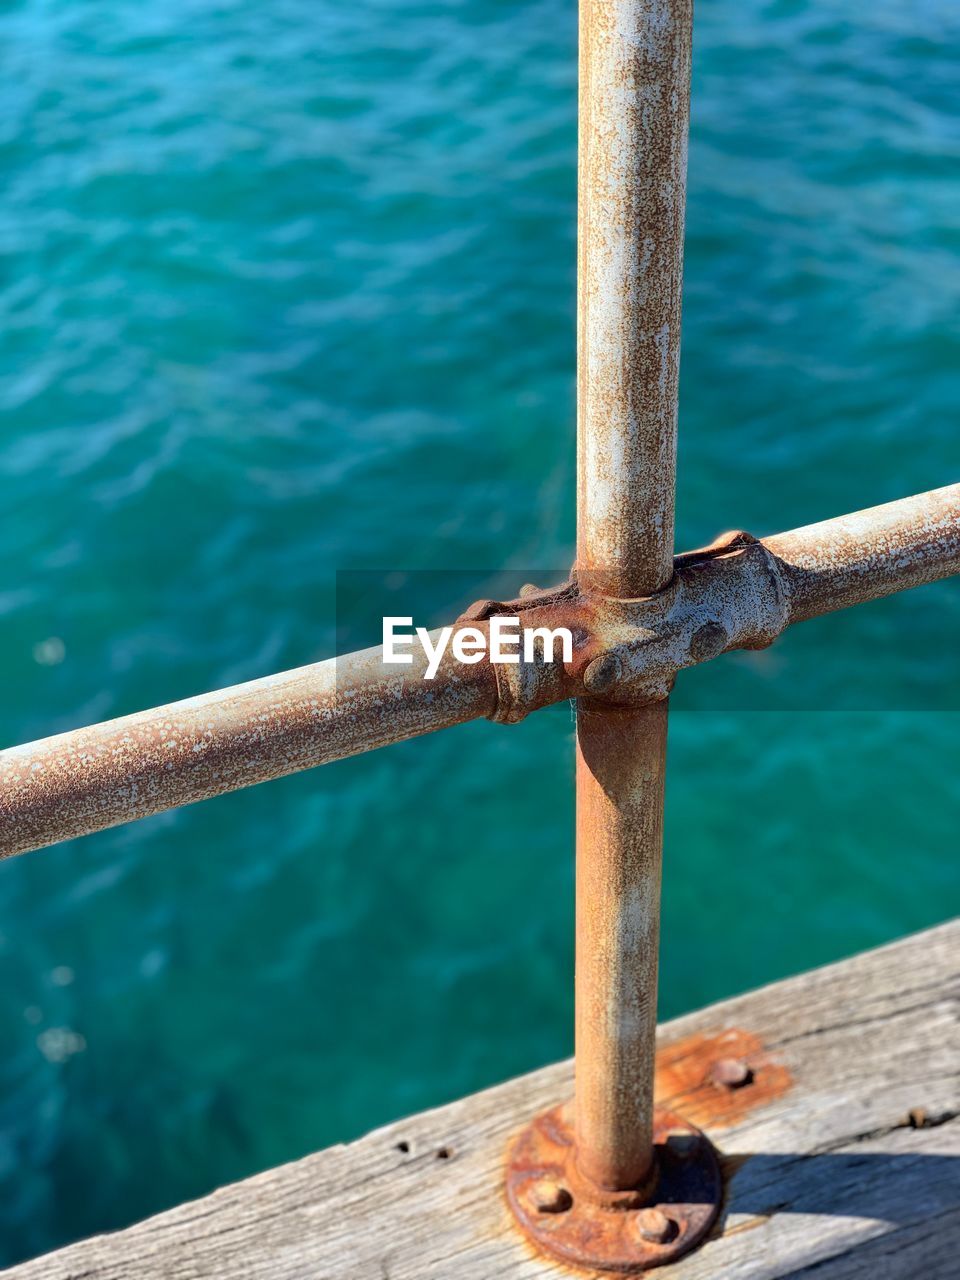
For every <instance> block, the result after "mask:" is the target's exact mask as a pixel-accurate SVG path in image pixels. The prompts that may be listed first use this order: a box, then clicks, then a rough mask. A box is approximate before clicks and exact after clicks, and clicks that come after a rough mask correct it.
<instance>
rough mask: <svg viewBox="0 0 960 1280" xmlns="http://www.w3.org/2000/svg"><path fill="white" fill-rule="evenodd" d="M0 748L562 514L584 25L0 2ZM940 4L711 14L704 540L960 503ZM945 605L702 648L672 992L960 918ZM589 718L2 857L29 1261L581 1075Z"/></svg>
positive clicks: (957, 53) (21, 1224)
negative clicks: (505, 1086)
mask: <svg viewBox="0 0 960 1280" xmlns="http://www.w3.org/2000/svg"><path fill="white" fill-rule="evenodd" d="M0 48H2V50H3V56H4V62H5V67H6V74H5V76H4V77H3V80H2V82H0V104H2V110H0V166H2V173H3V188H4V195H3V199H2V201H0V323H2V334H3V337H2V342H0V413H2V417H0V483H2V492H3V521H2V534H0V537H2V547H3V558H2V578H0V659H2V664H3V666H2V669H3V676H4V679H3V698H2V706H0V737H2V741H3V743H5V744H9V743H14V742H19V741H25V740H29V739H31V738H34V737H39V736H43V735H46V734H48V733H52V732H57V731H60V730H63V729H67V728H70V727H73V726H75V725H79V724H82V723H87V722H90V721H93V720H98V719H103V718H107V717H110V716H114V715H119V714H123V713H125V712H129V711H133V710H136V709H139V708H141V707H144V706H149V705H153V704H156V703H158V702H162V701H166V700H170V699H173V698H177V697H181V696H186V695H188V694H191V693H195V692H199V691H201V690H205V689H209V688H215V687H218V686H221V685H224V684H229V683H234V682H236V681H240V680H244V679H247V678H251V677H254V676H257V675H261V674H265V673H267V672H270V671H273V670H279V669H282V668H284V667H289V666H294V665H298V664H301V663H304V662H307V661H310V660H312V659H314V658H316V657H321V656H326V655H328V654H329V653H331V652H332V651H333V646H334V637H335V627H336V618H335V610H334V574H335V571H336V570H337V569H343V568H364V567H365V568H377V569H382V568H389V567H402V568H406V569H436V568H439V569H463V568H470V569H484V568H489V567H490V566H499V565H508V566H511V567H514V568H519V569H523V570H530V571H533V570H535V569H537V568H538V567H556V566H561V567H562V566H565V565H566V564H567V563H569V560H570V556H571V546H572V539H573V520H572V513H573V506H572V488H573V469H574V453H573V356H574V348H573V328H574V243H575V12H574V6H573V4H572V3H558V2H557V0H527V2H523V0H514V2H513V3H509V4H508V3H505V2H503V0H432V2H431V3H426V2H423V0H419V2H418V0H408V2H407V3H400V2H399V0H392V2H388V0H354V3H352V4H349V5H343V4H339V3H336V4H335V3H331V2H330V0H273V2H272V3H270V4H266V5H249V4H242V3H239V2H238V0H168V2H167V3H164V4H162V5H147V4H141V3H132V0H100V3H97V4H90V3H82V2H81V0H8V2H7V3H6V4H4V5H3V7H2V9H0ZM958 58H960V17H958V12H957V9H956V7H955V6H954V5H952V4H950V3H948V2H947V0H919V3H916V4H913V5H907V4H904V3H900V2H899V0H898V2H894V0H877V2H875V3H872V4H871V5H869V6H862V5H857V4H854V3H853V2H852V0H821V2H820V3H805V2H800V0H740V2H739V3H737V4H734V3H732V2H731V0H722V2H720V0H714V2H707V0H704V2H703V3H701V4H699V6H698V11H697V25H696V40H695V71H694V106H693V123H692V138H691V152H690V190H689V217H688V239H687V282H686V292H685V312H684V354H683V367H682V405H681V448H680V482H679V498H678V501H679V511H678V523H679V528H678V539H679V542H680V545H681V546H695V545H699V544H701V543H702V542H704V541H706V540H708V539H709V538H711V537H712V536H713V535H714V534H716V533H717V532H718V531H719V530H721V529H725V528H729V527H734V526H736V527H743V528H747V529H749V530H751V531H753V532H755V533H758V534H761V533H766V532H771V531H774V530H777V529H783V528H790V527H792V526H795V525H798V524H802V523H806V522H808V521H811V520H814V519H819V518H822V517H825V516H828V515H832V514H839V513H841V512H843V511H848V510H853V509H856V508H858V507H860V506H865V505H871V504H873V503H876V502H881V501H886V500H888V499H891V498H895V497H899V496H902V495H905V494H908V493H912V492H917V491H921V490H924V489H927V488H932V487H935V486H938V485H941V484H945V483H948V482H952V481H955V480H956V479H957V478H958V476H957V457H958V451H957V425H956V423H957V418H956V406H957V403H958V400H960V323H958V296H960V272H958V251H960V200H958V168H957V166H958V159H960V132H958V122H957V112H956V107H957V102H956V67H957V63H958ZM958 633H960V590H958V588H957V586H956V584H941V585H938V586H934V587H928V588H924V589H923V590H922V591H919V592H916V593H913V594H911V595H907V596H903V597H900V598H897V599H895V600H890V601H886V602H880V603H877V604H874V605H871V606H867V607H865V608H863V609H861V610H860V611H858V612H856V613H855V614H850V615H849V616H844V617H837V618H832V619H828V620H825V621H821V622H819V623H810V624H807V625H806V626H805V627H803V628H800V629H798V630H797V631H796V632H795V633H794V634H791V635H790V636H788V637H787V638H786V639H784V640H783V641H781V643H780V644H779V645H778V646H777V647H776V648H775V649H774V650H771V651H769V652H767V653H766V654H764V655H760V656H759V657H753V658H749V659H748V658H745V657H744V658H734V657H731V658H728V659H725V660H722V661H721V662H720V663H717V664H714V665H713V666H712V667H710V668H705V669H702V670H700V671H697V672H695V673H689V674H687V675H686V676H685V677H684V679H683V681H682V685H681V687H680V689H679V692H678V696H677V700H676V701H677V711H676V713H675V715H674V716H673V720H672V729H671V745H670V754H671V760H670V781H669V801H668V806H669V811H668V822H667V851H666V875H665V886H664V915H663V931H664V936H663V954H662V997H661V1013H662V1015H663V1016H671V1015H673V1014H677V1013H679V1012H681V1011H683V1010H685V1009H689V1008H692V1007H695V1006H698V1005H701V1004H703V1003H704V1002H707V1001H710V1000H713V999H716V998H718V997H720V996H723V995H725V994H727V993H731V992H736V991H740V990H742V989H744V988H747V987H750V986H754V985H757V984H759V983H761V982H764V981H767V980H769V979H773V978H777V977H779V976H781V975H784V974H788V973H791V972H795V971H797V970H800V969H804V968H807V967H809V966H812V965H815V964H819V963H821V962H823V961H826V960H830V959H832V958H835V957H839V956H843V955H846V954H849V953H851V952H853V951H856V950H858V949H860V948H864V947H868V946H872V945H874V944H877V943H881V942H883V941H885V940H887V939H890V938H893V937H896V936H898V935H900V934H903V933H905V932H908V931H910V930H913V929H917V928H920V927H922V926H924V925H927V924H931V923H933V922H934V921H936V920H939V919H941V918H943V917H945V916H947V915H950V914H953V913H956V912H957V911H958V910H960V887H958V879H957V874H956V861H955V859H956V845H957V840H956V831H957V825H958V816H960V782H958V768H957V765H958V725H960V721H958V720H957V717H956V715H955V711H954V708H955V707H956V705H957V702H958V696H960V678H958V677H960V659H958V658H957V639H956V638H957V635H958ZM571 730H572V726H571V720H570V712H569V709H568V708H567V707H560V708H555V709H553V710H552V711H550V712H547V713H543V714H541V715H539V716H536V717H533V718H531V720H530V721H528V722H527V723H525V724H523V725H521V726H518V727H516V728H512V729H505V728H501V727H496V726H493V725H489V724H477V725H471V726H467V727H465V728H463V729H460V730H456V731H453V732H450V733H448V734H445V735H438V736H436V737H434V738H431V739H427V740H424V741H422V742H419V743H412V744H406V745H404V746H401V747H396V748H392V749H390V750H388V751H385V752H382V753H379V754H376V755H373V756H370V757H367V758H363V759H359V760H353V761H348V762H344V763H342V764H339V765H335V766H331V767H329V768H327V769H325V770H322V771H319V772H317V773H314V774H308V775H301V776H299V777H296V778H291V779H287V780H285V781H281V782H278V783H274V784H271V785H268V786H265V787H261V788H258V789H255V790H253V791H250V792H245V793H241V794H238V795H234V796H228V797H225V798H222V799H219V800H216V801H212V802H209V803H207V804H205V805H201V806H199V807H196V808H193V809H191V810H188V811H183V812H178V813H171V814H166V815H163V816H160V817H158V818H156V819H154V820H152V821H149V822H145V823H142V824H139V825H136V826H133V827H130V828H121V829H118V830H115V831H112V832H107V833H104V834H102V835H99V836H96V837H91V838H88V839H86V840H81V841H75V842H73V843H71V844H67V845H63V846H59V847H56V848H53V849H50V850H47V851H45V852H42V853H38V854H34V855H30V856H28V857H24V858H21V859H16V860H14V861H12V862H9V863H6V864H4V865H3V866H2V867H0V971H2V975H3V979H2V984H0V1262H4V1263H9V1262H13V1261H15V1260H17V1259H19V1258H22V1257H25V1256H28V1255H31V1254H34V1253H38V1252H40V1251H42V1250H45V1249H48V1248H51V1247H53V1246H55V1245H58V1244H60V1243H63V1242H65V1241H67V1240H70V1239H73V1238H76V1237H78V1236H82V1235H86V1234H89V1233H91V1232H94V1231H98V1230H103V1229H107V1228H112V1227H117V1226H121V1225H123V1224H126V1223H128V1222H130V1221H132V1220H134V1219H136V1218H138V1217H141V1216H143V1215H145V1214H147V1213H150V1212H153V1211H156V1210H159V1209H161V1208H164V1207H166V1206H168V1205H171V1204H173V1203H176V1202H178V1201H181V1200H183V1199H185V1198H187V1197H191V1196H195V1195H199V1194H201V1193H203V1192H205V1191H207V1190H209V1189H210V1188H212V1187H214V1186H216V1185H218V1184H221V1183H223V1182H226V1181H228V1180H231V1179H235V1178H238V1177H242V1176H244V1175H246V1174H249V1173H252V1172H254V1171H256V1170H259V1169H262V1168H264V1167H266V1166H269V1165H274V1164H276V1163H278V1162H280V1161H283V1160H288V1159H291V1158H295V1157H297V1156H300V1155H303V1154H304V1153H306V1152H308V1151H311V1150H314V1149H316V1148H317V1147H320V1146H323V1145H326V1144H328V1143H332V1142H336V1141H339V1140H342V1139H347V1138H350V1137H353V1136H356V1135H357V1134H359V1133H361V1132H362V1131H364V1130H366V1129H368V1128H370V1127H371V1126H373V1125H376V1124H378V1123H380V1122H383V1121H386V1120H389V1119H391V1118H394V1117H397V1116H399V1115H401V1114H403V1113H407V1112H411V1111H414V1110H416V1109H418V1108H422V1107H425V1106H428V1105H431V1104H434V1103H439V1102H442V1101H444V1100H447V1099H450V1098H453V1097H456V1096H458V1095H461V1094H463V1093H465V1092H467V1091H470V1090H474V1089H477V1088H480V1087H481V1086H483V1085H486V1084H489V1083H492V1082H494V1081H497V1080H500V1079H502V1078H504V1077H506V1076H509V1075H511V1074H514V1073H517V1072H520V1071H524V1070H526V1069H528V1068H532V1067H535V1066H538V1065H540V1064H542V1063H545V1062H547V1061H550V1060H552V1059H555V1058H558V1057H560V1056H563V1055H566V1054H568V1053H569V1052H570V1050H571V1043H572V1040H571V1013H572V1008H571V1005H572V985H571V978H572V943H573V939H572V907H573V899H572V826H571V823H572V792H571V782H572V759H571Z"/></svg>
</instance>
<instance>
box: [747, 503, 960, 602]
mask: <svg viewBox="0 0 960 1280" xmlns="http://www.w3.org/2000/svg"><path fill="white" fill-rule="evenodd" d="M762 541H763V545H764V546H765V547H766V548H767V550H768V551H769V552H770V553H771V555H773V556H774V557H775V558H776V561H777V567H778V568H779V570H780V574H781V578H782V579H783V581H784V583H785V585H786V588H787V591H788V594H789V616H790V622H791V623H793V622H803V621H804V620H805V619H806V618H815V617H817V616H819V615H820V614H823V613H832V612H834V611H835V610H837V609H846V608H848V607H849V606H850V605H854V604H862V603H863V602H864V601H866V600H876V599H878V598H879V597H880V596H888V595H892V594H893V593H894V592H895V591H906V590H907V589H908V588H910V587H919V586H922V585H923V584H924V583H925V582H935V581H936V580H937V579H939V578H948V577H950V575H951V574H954V573H960V484H951V485H947V486H946V487H945V488H943V489H933V490H931V492H929V493H921V494H918V495H917V496H916V497H913V498H901V499H900V500H899V501H897V502H888V503H886V504H885V505H884V506H881V507H869V508H867V510H865V511H855V512H853V514H852V515H847V516H838V517H837V518H836V519H833V520H823V521H821V522H820V523H819V524H809V525H807V526H806V527H805V528H803V529H793V530H792V531H791V532H790V533H778V534H775V535H774V536H773V537H769V538H763V539H762Z"/></svg>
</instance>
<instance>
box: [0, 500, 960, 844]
mask: <svg viewBox="0 0 960 1280" xmlns="http://www.w3.org/2000/svg"><path fill="white" fill-rule="evenodd" d="M762 546H763V547H764V548H765V549H766V551H767V552H769V553H770V556H771V557H772V563H773V564H774V566H775V568H776V574H775V575H774V576H773V577H771V576H770V575H765V574H763V573H762V572H759V571H758V566H757V564H756V562H755V560H753V559H752V557H751V553H750V550H749V548H747V549H746V551H732V552H731V553H730V554H724V555H719V556H717V558H715V559H710V558H707V559H704V558H703V553H694V554H693V555H692V556H685V557H684V556H681V557H679V559H678V560H677V562H676V563H677V579H678V582H677V583H675V584H674V588H675V587H676V586H677V585H679V586H680V587H681V588H682V590H681V591H680V593H679V597H678V599H679V601H680V603H679V606H678V608H679V609H682V610H683V611H684V613H683V616H682V618H681V617H680V616H679V614H678V613H677V612H676V611H675V612H674V613H671V612H670V610H669V609H668V608H665V610H664V613H663V617H662V619H661V621H660V623H658V622H656V621H651V623H650V625H651V626H653V627H654V628H655V629H656V628H657V627H659V626H660V625H661V624H662V631H663V640H662V642H661V643H650V642H649V638H650V636H649V632H648V633H646V634H647V639H646V641H645V642H644V643H641V644H639V645H638V646H637V650H636V653H635V655H634V657H633V659H632V661H631V663H626V664H624V666H625V668H629V675H630V676H631V678H633V679H634V681H635V682H636V683H635V690H636V689H641V688H642V686H643V677H644V674H645V673H646V675H647V676H648V677H649V680H648V684H649V687H650V688H651V689H652V690H654V692H653V693H652V695H651V696H652V697H653V698H654V699H655V698H656V697H657V696H662V694H660V695H658V694H657V693H656V690H657V689H665V688H667V687H669V683H670V679H671V677H672V675H674V674H675V673H676V671H677V670H679V669H680V668H681V667H684V666H689V665H691V663H692V662H700V661H704V660H706V658H707V657H712V656H716V653H717V652H719V650H720V648H722V647H740V646H744V645H746V646H753V645H754V644H755V643H757V642H758V641H759V642H761V643H767V642H769V640H770V639H772V638H773V634H775V632H776V631H777V630H780V629H782V625H784V624H789V623H793V622H801V621H803V620H804V619H806V618H812V617H816V616H817V615H818V614H822V613H829V612H831V611H832V610H835V609H843V608H846V607H847V606H848V605H851V604H858V603H860V602H861V601H864V600H871V599H874V598H876V597H878V596H884V595H889V594H891V593H892V592H894V591H902V590H906V589H907V588H908V587H915V586H920V585H921V584H922V583H925V582H933V581H934V580H936V579H938V578H945V577H948V576H949V575H950V574H954V573H960V485H950V486H948V487H947V488H945V489H938V490H935V491H934V492H932V493H927V494H921V495H919V496H918V497H915V498H905V499H903V500H901V501H899V502H891V503H888V504H887V505H886V506H882V507H874V508H872V509H871V510H869V511H860V512H856V513H855V514H853V515H849V516H841V517H839V518H838V519H836V520H825V521H823V522H822V523H821V524H815V525H808V526H807V527H806V528H803V529H795V530H793V531H792V532H790V533H780V534H776V535H774V536H772V537H769V538H764V539H763V540H762ZM754 550H756V551H759V548H754ZM761 554H762V553H761ZM761 567H762V566H761ZM778 584H779V585H778ZM764 592H767V593H768V594H769V595H770V600H769V601H767V600H766V599H765V597H764ZM781 593H782V596H783V598H782V599H781ZM741 597H742V599H741ZM657 601H661V602H662V603H663V604H664V606H666V605H667V595H666V593H664V595H663V596H662V597H655V600H654V603H656V602H657ZM641 603H642V602H641ZM605 607H606V606H605V605H604V604H603V602H602V601H597V600H596V599H591V598H590V597H583V598H582V599H581V600H580V601H577V600H576V599H574V600H565V601H562V602H560V603H558V604H556V605H550V604H544V605H543V606H542V607H538V608H536V609H532V610H530V611H529V612H528V613H525V614H524V615H523V620H524V624H525V625H528V626H538V625H556V624H557V623H561V624H568V625H570V626H572V627H573V629H574V630H575V631H577V633H578V640H577V645H576V651H575V654H574V658H575V661H574V663H573V664H572V666H571V668H570V669H569V670H568V671H564V670H563V668H560V669H559V670H558V669H556V668H554V669H553V670H551V668H550V667H546V668H540V671H541V672H543V673H544V674H543V677H542V678H538V679H534V680H532V681H529V682H528V681H527V678H526V674H525V669H524V668H517V667H507V668H504V667H499V668H497V669H496V671H495V670H494V668H493V667H491V666H490V664H489V662H488V661H487V660H486V659H484V661H483V662H480V663H477V664H475V665H464V664H462V663H459V662H457V661H456V660H455V659H454V658H453V657H452V656H451V655H450V650H449V649H448V650H447V654H446V656H445V657H444V659H443V661H442V663H441V665H440V668H439V670H438V672H437V675H436V678H435V679H434V680H429V681H428V680H424V679H423V675H424V667H425V662H426V660H425V658H424V657H423V655H422V653H418V651H417V647H416V646H414V650H413V652H414V655H415V657H414V663H413V665H411V666H407V667H402V668H397V671H399V672H400V674H395V673H394V671H392V670H391V671H385V669H384V668H383V667H382V665H381V662H380V649H379V648H375V649H368V650H364V651H363V652H361V653H355V654H348V655H347V656H345V657H341V658H331V659H330V660H328V661H327V662H318V663H316V664H314V665H313V666H308V667H300V668H298V669H297V670H295V671H287V672H284V673H282V674H281V675H276V676H268V677H267V678H266V679H263V680H253V681H251V682H250V683H249V684H243V685H237V686H235V687H234V688H231V689H221V690H219V691H218V692H216V693H208V694H204V695H203V696H201V697H199V698H190V699H187V700H186V701H185V702H175V703H171V704H169V705H167V706H164V707H157V708H154V709H153V710H152V711H143V712H140V713H138V714H136V715H132V716H125V717H123V718H122V719H119V720H111V721H108V722H107V723H105V724H99V725H93V726H91V727H90V728H87V729H76V730H74V731H72V732H70V733H62V734H58V735H57V736H56V737H53V738H45V739H43V740H42V741H40V742H32V743H28V744H27V745H26V746H22V747H11V748H10V749H8V750H6V751H0V857H7V856H9V855H11V854H15V853H24V852H26V851H27V850H28V849H39V848H41V847H42V846H43V845H47V844H53V843H54V842H56V841H58V840H69V839H72V838H74V837H75V836H80V835H85V834H87V833H88V832H92V831H99V830H101V829H102V828H104V827H110V826H114V825H116V824H117V823H120V822H130V821H133V820H134V819H136V818H144V817H147V816H148V815H150V814H153V813H159V812H161V811H162V810H164V809H171V808H174V807H175V806H177V805H184V804H192V803H193V802H194V801H196V800H204V799H206V798H208V797H209V796H214V795H220V794H221V793H223V792H226V791H234V790H237V789H238V788H240V787H246V786H250V785H252V784H253V783H256V782H265V781H267V780H268V779H270V778H280V777H283V776H284V775H285V774H288V773H295V772H297V771H298V770H301V769H309V768H312V767H313V766H315V765H320V764H328V763H330V762H331V761H333V760H340V759H343V758H345V757H346V756H351V755H358V754H359V753H360V752H363V751H370V750H372V749H373V748H375V747H381V746H386V745H388V744H389V743H391V742H400V741H402V740H404V739H406V738H413V737H417V736H418V735H420V734H424V733H430V732H431V731H432V730H434V729H443V728H447V727H449V726H451V725H455V724H460V723H462V722H464V721H467V720H475V719H478V718H480V717H483V716H494V715H496V714H499V715H500V718H505V719H519V718H521V716H522V715H523V714H525V713H526V712H527V711H530V710H534V709H536V707H538V706H545V705H548V704H549V703H551V702H557V701H560V700H561V699H563V698H569V697H575V696H578V695H579V694H582V693H583V692H584V685H583V678H584V669H585V664H586V663H587V662H588V661H589V660H590V659H591V658H592V657H593V656H594V654H595V653H597V652H602V651H603V649H604V647H605V645H607V643H608V641H609V644H611V645H614V644H619V643H620V642H621V640H622V638H623V636H622V634H621V632H620V631H617V632H616V634H615V635H613V634H611V635H610V636H609V637H608V636H607V632H609V631H610V630H611V628H610V624H609V623H605V622H604V609H605ZM554 611H555V613H556V616H554ZM741 615H742V616H741ZM716 618H723V619H725V620H727V621H728V622H729V621H730V619H734V620H736V619H740V620H741V622H742V623H743V627H742V635H741V633H740V631H738V630H737V628H736V627H732V628H731V629H730V631H729V635H730V638H731V644H730V645H726V644H725V643H723V644H719V645H718V644H713V643H712V641H711V644H706V645H705V644H704V640H703V631H704V629H706V628H707V624H709V623H710V622H711V620H712V619H716ZM751 619H755V620H756V621H757V622H759V623H760V624H761V625H760V633H759V634H757V633H756V626H752V625H751ZM681 622H682V624H683V625H682V627H681V628H680V631H682V633H683V634H678V627H679V624H680V623H681ZM472 625H475V626H479V627H480V628H481V630H482V629H483V628H484V625H485V624H484V623H482V622H480V623H473V624H472ZM765 628H769V634H767V631H766V630H765ZM687 632H690V633H691V635H692V639H693V640H694V641H696V642H697V643H696V644H695V645H694V648H695V649H696V652H695V654H694V655H693V656H692V657H691V654H690V652H687V649H686V647H685V646H687V644H688V639H689V637H687V635H686V633H687ZM698 637H699V639H698ZM707 639H708V640H710V639H711V637H710V636H708V637H707ZM629 641H630V634H629V631H628V632H627V641H626V642H627V643H628V645H629ZM497 671H499V672H500V673H501V682H500V686H499V690H498V682H497V674H496V672H497ZM625 674H626V672H625ZM612 692H615V691H612ZM514 704H515V706H514ZM511 708H513V709H514V710H515V714H512V712H511Z"/></svg>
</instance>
